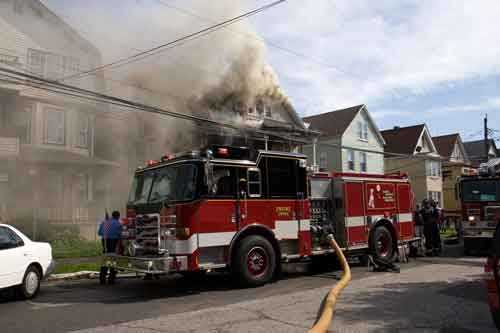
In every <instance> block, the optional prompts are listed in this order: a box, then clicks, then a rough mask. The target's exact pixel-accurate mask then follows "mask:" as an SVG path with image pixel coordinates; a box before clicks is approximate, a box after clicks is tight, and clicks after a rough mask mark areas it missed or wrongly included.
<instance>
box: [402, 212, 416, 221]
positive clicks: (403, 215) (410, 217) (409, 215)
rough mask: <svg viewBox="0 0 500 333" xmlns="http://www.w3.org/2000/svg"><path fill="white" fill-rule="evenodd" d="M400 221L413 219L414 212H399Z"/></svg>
mask: <svg viewBox="0 0 500 333" xmlns="http://www.w3.org/2000/svg"><path fill="white" fill-rule="evenodd" d="M398 218H399V222H411V221H412V220H413V214H412V213H404V214H398Z"/></svg>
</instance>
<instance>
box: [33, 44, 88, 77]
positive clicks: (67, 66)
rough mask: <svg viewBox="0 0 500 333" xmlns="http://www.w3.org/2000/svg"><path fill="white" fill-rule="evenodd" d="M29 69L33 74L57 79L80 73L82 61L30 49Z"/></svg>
mask: <svg viewBox="0 0 500 333" xmlns="http://www.w3.org/2000/svg"><path fill="white" fill-rule="evenodd" d="M28 68H29V71H30V72H31V73H33V74H36V75H39V76H42V77H47V78H52V79H55V78H59V77H61V76H66V75H71V74H74V73H78V72H80V60H79V59H78V58H74V57H71V56H63V55H60V54H55V53H49V52H44V51H40V50H35V49H28Z"/></svg>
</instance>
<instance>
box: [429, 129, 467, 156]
mask: <svg viewBox="0 0 500 333" xmlns="http://www.w3.org/2000/svg"><path fill="white" fill-rule="evenodd" d="M459 137H460V135H459V134H458V133H453V134H448V135H441V136H435V137H433V138H432V142H434V146H436V149H437V151H438V153H439V155H441V156H442V157H445V158H449V157H450V156H451V154H452V153H453V149H454V148H455V144H456V143H457V141H458V138H459Z"/></svg>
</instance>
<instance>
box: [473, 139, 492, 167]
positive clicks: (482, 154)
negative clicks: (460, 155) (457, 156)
mask: <svg viewBox="0 0 500 333" xmlns="http://www.w3.org/2000/svg"><path fill="white" fill-rule="evenodd" d="M487 146H488V154H486V144H485V141H484V140H476V141H467V142H464V147H465V150H466V151H467V154H468V155H469V159H470V161H471V163H472V165H474V166H475V167H479V164H481V163H484V162H487V161H488V160H490V159H492V158H496V157H500V152H499V151H498V149H497V146H496V144H495V140H493V139H489V140H488V141H487ZM486 155H488V156H487V157H486Z"/></svg>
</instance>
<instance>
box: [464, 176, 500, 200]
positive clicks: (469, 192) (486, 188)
mask: <svg viewBox="0 0 500 333" xmlns="http://www.w3.org/2000/svg"><path fill="white" fill-rule="evenodd" d="M462 197H463V200H464V201H499V182H498V181H497V180H480V181H479V180H478V181H465V182H463V183H462Z"/></svg>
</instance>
